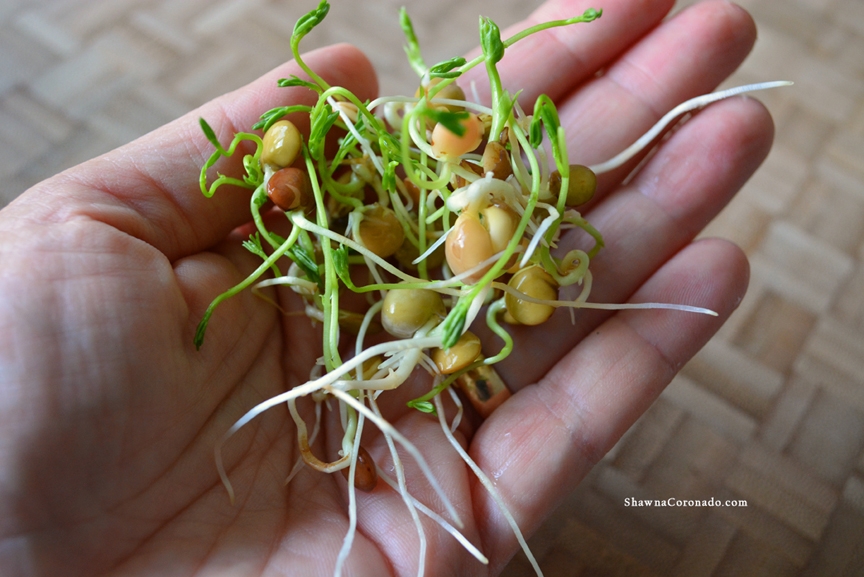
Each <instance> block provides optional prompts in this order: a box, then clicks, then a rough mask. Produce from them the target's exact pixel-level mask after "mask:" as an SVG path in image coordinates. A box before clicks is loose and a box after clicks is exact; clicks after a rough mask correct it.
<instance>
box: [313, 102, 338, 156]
mask: <svg viewBox="0 0 864 577" xmlns="http://www.w3.org/2000/svg"><path fill="white" fill-rule="evenodd" d="M338 119H339V113H338V112H334V111H333V109H332V108H331V107H330V104H329V103H326V104H324V108H323V109H322V110H321V112H320V113H319V114H316V115H314V116H313V117H312V128H311V129H310V130H309V154H310V155H311V156H312V158H320V157H321V155H322V154H323V150H324V139H325V138H326V137H327V133H328V132H330V129H331V128H333V124H335V123H336V121H337V120H338Z"/></svg>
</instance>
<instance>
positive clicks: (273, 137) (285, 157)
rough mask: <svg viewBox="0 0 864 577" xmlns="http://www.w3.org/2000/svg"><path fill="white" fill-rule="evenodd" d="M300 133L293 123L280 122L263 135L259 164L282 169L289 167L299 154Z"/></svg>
mask: <svg viewBox="0 0 864 577" xmlns="http://www.w3.org/2000/svg"><path fill="white" fill-rule="evenodd" d="M300 140H301V139H300V132H299V131H298V130H297V127H296V126H294V123H292V122H290V121H288V120H280V121H279V122H276V123H275V124H273V126H271V127H270V128H268V129H267V132H265V133H264V146H263V150H262V151H261V162H263V163H264V164H269V165H270V166H275V167H277V168H284V167H286V166H290V165H291V164H292V163H293V162H294V160H295V159H296V158H297V155H298V154H299V153H300Z"/></svg>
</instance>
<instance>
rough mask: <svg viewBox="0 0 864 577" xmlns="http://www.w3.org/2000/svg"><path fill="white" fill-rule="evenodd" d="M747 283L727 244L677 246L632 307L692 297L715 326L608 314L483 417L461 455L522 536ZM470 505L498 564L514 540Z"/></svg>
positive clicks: (670, 314)
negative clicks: (472, 461) (501, 498)
mask: <svg viewBox="0 0 864 577" xmlns="http://www.w3.org/2000/svg"><path fill="white" fill-rule="evenodd" d="M747 279H748V267H747V262H746V259H745V257H744V255H743V253H742V252H741V251H740V250H739V249H738V248H737V247H735V246H734V245H731V244H730V243H727V242H725V241H720V240H706V241H700V242H698V243H695V244H693V245H691V246H689V247H687V248H686V249H685V250H683V251H682V252H681V253H680V254H678V255H676V256H675V258H673V259H672V260H670V261H669V262H668V263H667V264H666V265H664V266H663V267H662V268H661V269H660V270H659V271H658V272H657V273H656V274H655V275H654V276H652V277H651V279H650V280H649V281H648V282H646V283H645V285H644V286H643V287H642V288H641V289H640V290H639V291H638V292H637V293H636V294H635V295H634V300H638V301H664V302H669V301H673V302H681V301H690V300H692V299H697V300H698V301H699V302H701V303H702V304H704V305H706V306H708V307H711V308H713V309H714V310H716V311H717V312H718V313H719V318H718V317H708V316H705V315H699V314H693V313H685V312H678V311H660V310H654V311H628V312H626V313H621V314H617V315H615V316H613V317H611V318H610V319H608V320H607V321H606V322H604V323H603V324H602V325H601V326H599V327H598V328H597V330H595V331H594V332H592V333H591V335H589V336H588V337H586V338H585V340H584V341H583V342H582V343H581V344H580V346H579V347H578V348H576V349H574V350H573V351H572V352H571V353H569V354H568V355H567V356H566V357H565V358H564V359H563V360H562V361H561V362H560V363H559V364H558V365H557V366H556V367H555V368H554V369H553V370H552V371H550V372H549V374H548V375H547V377H546V378H545V379H543V381H542V382H541V383H540V384H539V386H537V387H531V388H529V389H526V390H525V391H522V392H520V393H519V394H518V395H515V396H514V397H513V398H512V399H511V400H510V401H508V403H505V404H504V405H502V406H501V407H500V408H499V409H498V410H497V411H496V412H495V413H493V415H492V416H491V417H490V418H489V419H488V420H487V421H486V422H485V424H484V426H483V427H482V428H481V429H480V430H479V431H478V432H477V435H476V436H475V438H474V441H473V444H472V447H471V452H472V455H473V456H474V457H475V458H476V459H477V460H478V462H479V463H480V465H481V467H483V469H484V470H485V471H486V472H487V473H488V474H489V476H490V477H492V478H493V479H496V484H497V486H498V487H499V489H500V490H501V492H502V494H503V495H505V500H506V501H507V503H508V504H509V505H510V507H511V511H512V512H513V513H514V514H515V516H516V520H517V522H519V524H520V526H521V527H523V528H524V529H525V530H526V531H527V532H529V533H530V531H531V530H532V529H533V528H534V527H536V526H537V525H538V524H539V522H540V520H542V518H543V517H544V516H545V514H546V513H548V511H549V510H550V509H551V508H552V507H553V506H554V505H555V503H557V502H558V500H560V498H562V497H563V496H564V495H565V494H566V493H567V492H569V491H570V490H571V489H572V488H573V487H575V485H576V484H577V483H578V482H579V481H580V480H581V479H582V477H583V476H584V475H585V474H586V473H587V472H588V470H589V469H590V468H591V467H592V466H593V465H594V464H595V463H596V462H597V460H599V459H600V458H601V457H602V456H603V455H604V454H605V453H606V452H607V451H608V450H609V449H610V448H611V447H612V445H613V444H614V443H615V442H616V441H617V440H618V438H619V437H620V436H621V435H622V434H623V432H624V431H625V430H626V429H627V428H628V427H630V426H631V425H632V424H633V422H634V421H635V420H636V419H637V418H638V416H639V415H641V414H642V413H643V412H644V411H645V410H646V409H647V408H648V406H649V405H650V404H651V402H653V401H654V400H655V399H656V397H657V395H658V394H659V393H660V392H661V390H662V389H663V387H664V386H665V385H666V384H668V382H669V381H670V380H671V379H672V377H673V376H674V374H675V373H676V372H677V371H678V369H679V368H680V367H681V365H683V364H684V362H686V361H687V360H688V359H689V358H690V357H691V356H692V355H693V354H695V352H696V351H698V350H699V348H701V347H702V346H703V345H704V344H705V343H706V342H707V341H708V339H709V338H710V337H711V336H712V335H713V334H714V333H715V332H716V331H717V329H718V328H719V327H720V326H721V325H722V323H723V322H724V321H725V319H726V318H727V317H728V315H729V314H731V312H732V311H733V309H734V308H735V306H737V303H738V302H739V301H740V299H741V297H742V296H743V294H744V292H745V290H746V284H747ZM529 472H530V473H529ZM480 502H481V506H480V507H479V508H478V514H477V518H478V519H485V518H491V522H490V526H489V527H487V530H488V531H489V534H490V535H491V539H490V540H487V541H486V543H487V546H488V547H489V548H491V549H492V550H491V551H489V557H490V559H496V558H506V557H507V553H508V552H510V551H512V549H513V547H515V542H514V539H513V538H512V536H511V535H510V534H509V533H508V531H507V529H506V525H505V523H504V522H503V519H502V518H501V516H500V514H499V513H498V512H497V511H496V510H495V508H494V506H493V505H491V504H489V503H488V501H487V500H486V499H485V497H481V501H480ZM485 509H488V513H487V511H486V510H485ZM487 514H488V515H489V516H488V517H487Z"/></svg>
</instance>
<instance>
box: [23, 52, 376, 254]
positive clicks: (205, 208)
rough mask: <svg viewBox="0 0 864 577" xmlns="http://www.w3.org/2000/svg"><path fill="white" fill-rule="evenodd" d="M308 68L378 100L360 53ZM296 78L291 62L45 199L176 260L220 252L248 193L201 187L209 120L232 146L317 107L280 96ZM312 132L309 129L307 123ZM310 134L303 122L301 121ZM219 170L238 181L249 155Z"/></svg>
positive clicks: (323, 57) (93, 166)
mask: <svg viewBox="0 0 864 577" xmlns="http://www.w3.org/2000/svg"><path fill="white" fill-rule="evenodd" d="M304 60H305V61H306V63H307V64H308V65H309V66H310V67H311V68H312V69H313V70H315V71H316V72H317V73H318V74H320V75H321V76H322V77H324V79H325V80H326V81H327V82H329V83H331V84H332V85H341V86H345V87H347V88H348V89H349V90H352V91H353V92H355V94H357V96H358V97H359V98H360V99H361V100H363V99H367V98H372V97H374V96H375V94H376V92H377V80H376V77H375V72H374V70H373V69H372V65H371V63H370V62H369V61H368V60H367V59H366V57H365V56H364V55H363V54H362V53H361V52H360V51H359V50H357V49H356V48H354V47H352V46H348V45H336V46H330V47H328V48H324V49H321V50H316V51H314V52H311V53H309V54H307V55H305V57H304ZM292 74H296V75H297V76H300V77H301V78H303V77H305V75H304V73H303V72H302V70H301V69H300V68H299V67H298V66H297V65H296V64H295V63H294V62H293V61H292V62H289V63H287V64H285V65H283V66H280V67H279V68H277V69H275V70H273V71H272V72H270V73H268V74H267V75H265V76H263V77H261V78H259V79H258V80H256V81H254V82H252V83H251V84H249V85H247V86H245V87H243V88H241V89H239V90H236V91H234V92H232V93H229V94H226V95H225V96H222V97H220V98H218V99H216V100H213V101H211V102H209V103H207V104H205V105H203V106H202V107H201V108H199V109H197V110H194V111H192V112H190V113H189V114H187V115H185V116H183V117H181V118H180V119H178V120H176V121H174V122H172V123H170V124H168V125H166V126H164V127H162V128H161V129H159V130H156V131H154V132H152V133H151V134H148V135H146V136H144V137H142V138H140V139H138V140H136V141H134V142H132V143H131V144H129V145H127V146H125V147H122V148H120V149H118V150H115V151H113V152H111V153H109V154H107V155H105V156H102V157H100V158H97V159H95V160H93V161H90V162H87V163H85V164H82V165H80V166H78V167H76V168H74V169H72V170H70V171H68V172H66V173H64V174H63V175H61V176H60V177H59V178H55V179H52V180H50V181H47V182H46V183H43V185H41V187H40V190H39V191H38V193H37V194H38V196H40V197H44V196H46V195H50V196H56V204H57V205H58V206H61V207H63V211H64V214H67V215H68V213H76V214H82V213H83V215H84V216H87V217H89V218H92V219H95V220H99V221H103V222H106V223H108V224H109V225H111V226H114V227H116V228H118V229H120V230H121V231H123V232H126V233H128V234H131V235H133V236H135V237H138V238H140V239H142V240H144V241H145V242H147V243H150V244H152V245H154V246H156V247H157V248H158V249H159V250H160V251H162V252H163V253H164V254H165V255H166V256H168V258H169V259H170V260H172V261H173V260H175V259H177V258H179V257H181V256H186V255H189V254H194V253H196V252H198V251H201V250H203V249H206V248H208V247H211V246H213V245H214V244H215V243H216V242H218V241H219V240H221V239H222V238H224V237H225V236H226V235H227V234H228V232H229V231H231V230H232V229H233V228H235V227H236V226H238V225H240V224H242V223H244V222H247V221H248V220H249V218H250V217H249V192H248V191H245V190H243V189H237V188H232V187H225V188H224V189H220V190H219V192H218V193H217V194H216V195H215V196H214V197H213V198H210V199H207V198H205V197H204V196H203V195H202V194H201V191H200V189H199V186H198V175H199V173H200V170H201V166H202V165H203V164H204V162H205V161H206V159H207V158H209V156H210V155H211V154H212V153H213V146H212V145H211V144H210V143H209V142H208V141H207V139H206V138H205V137H204V134H203V133H202V131H201V128H200V127H199V124H198V120H199V118H204V119H206V120H207V122H208V123H209V124H210V125H211V126H212V127H213V129H214V130H215V132H216V135H217V137H218V138H219V140H220V142H222V143H223V145H225V146H227V145H228V144H229V143H230V141H231V139H232V138H233V135H234V133H235V132H238V131H249V130H250V127H251V126H252V125H253V124H254V123H255V122H256V121H257V120H258V117H259V116H260V115H261V114H262V113H264V112H266V111H267V110H269V109H271V108H273V107H276V106H282V105H286V104H314V103H315V102H316V101H317V97H316V95H315V94H314V93H312V92H311V91H310V90H307V89H305V88H278V87H277V85H276V81H277V80H278V79H279V78H284V77H287V76H290V75H292ZM307 124H308V122H307ZM297 125H298V128H301V130H303V128H304V123H303V122H302V118H297ZM235 156H236V157H237V158H232V159H231V160H229V161H226V160H224V159H223V160H220V162H219V163H217V165H216V168H217V169H218V170H219V171H220V172H224V173H226V174H229V175H238V174H240V173H241V172H242V170H241V168H240V167H241V166H242V165H241V164H240V161H241V157H242V154H237V155H235Z"/></svg>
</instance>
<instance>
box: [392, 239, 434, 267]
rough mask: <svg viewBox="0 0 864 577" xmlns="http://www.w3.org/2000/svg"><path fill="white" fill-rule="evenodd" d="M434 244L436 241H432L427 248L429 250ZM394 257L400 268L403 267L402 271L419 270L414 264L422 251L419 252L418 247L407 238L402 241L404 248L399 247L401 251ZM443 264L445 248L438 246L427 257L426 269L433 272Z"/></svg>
mask: <svg viewBox="0 0 864 577" xmlns="http://www.w3.org/2000/svg"><path fill="white" fill-rule="evenodd" d="M433 242H435V239H430V240H429V242H427V243H426V245H427V246H426V248H429V245H431V244H432V243H433ZM394 256H395V257H396V260H397V261H398V262H399V266H401V267H402V270H406V271H416V270H417V265H416V264H414V259H416V258H417V257H418V256H420V251H419V250H417V247H416V246H414V245H413V244H411V241H410V240H408V239H407V238H406V239H405V240H404V241H402V246H400V247H399V250H397V251H396V254H395V255H394ZM443 262H444V247H443V246H442V245H438V247H437V248H436V249H435V250H433V251H432V254H430V255H429V256H427V257H426V269H427V270H432V269H435V268H438V267H439V266H441V263H443Z"/></svg>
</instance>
